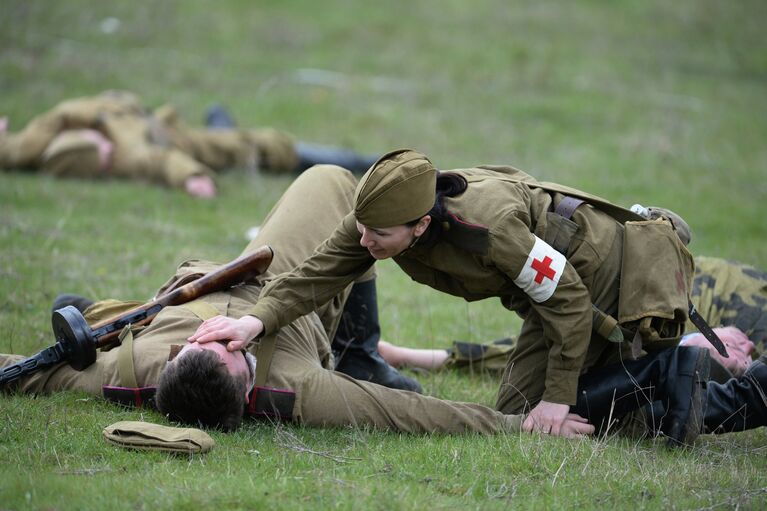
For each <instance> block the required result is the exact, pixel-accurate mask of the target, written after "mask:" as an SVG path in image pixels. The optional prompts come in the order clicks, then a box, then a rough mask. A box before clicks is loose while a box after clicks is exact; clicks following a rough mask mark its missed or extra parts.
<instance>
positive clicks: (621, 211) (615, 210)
mask: <svg viewBox="0 0 767 511" xmlns="http://www.w3.org/2000/svg"><path fill="white" fill-rule="evenodd" d="M488 170H494V169H492V168H490V169H488ZM525 176H526V174H525V175H524V176H522V177H516V176H514V175H509V174H503V173H500V172H499V173H497V174H496V175H494V176H493V179H499V180H501V181H508V182H510V183H522V184H524V185H526V186H529V187H530V188H540V189H541V190H546V191H549V192H556V193H562V194H564V195H569V196H571V197H576V198H578V199H581V200H583V201H585V202H587V203H589V204H591V205H592V206H594V207H596V208H598V209H601V210H602V211H604V212H605V213H607V214H608V215H610V216H611V217H613V218H614V219H616V220H617V221H619V222H621V223H624V222H630V221H631V222H633V221H641V220H645V218H644V217H641V216H639V215H637V214H636V213H634V212H633V211H631V210H630V209H626V208H622V207H620V206H616V205H615V204H613V203H611V202H610V201H608V200H606V199H603V198H601V197H598V196H596V195H591V194H590V193H586V192H583V191H581V190H578V189H576V188H570V187H569V186H565V185H560V184H557V183H549V182H546V181H540V182H539V181H531V180H529V179H525ZM465 177H466V180H467V181H468V182H470V183H471V182H472V181H480V180H482V179H485V178H487V175H478V176H472V175H468V176H465Z"/></svg>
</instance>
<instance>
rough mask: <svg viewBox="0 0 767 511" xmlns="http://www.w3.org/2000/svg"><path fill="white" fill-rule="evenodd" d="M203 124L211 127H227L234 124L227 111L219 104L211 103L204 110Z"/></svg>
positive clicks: (231, 126)
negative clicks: (211, 104) (205, 110)
mask: <svg viewBox="0 0 767 511" xmlns="http://www.w3.org/2000/svg"><path fill="white" fill-rule="evenodd" d="M205 126H206V127H208V128H211V129H228V128H234V127H235V126H236V125H235V123H234V119H233V118H232V115H231V114H230V113H229V111H228V110H227V109H226V108H224V107H223V106H221V105H213V106H211V107H210V108H208V110H207V112H205Z"/></svg>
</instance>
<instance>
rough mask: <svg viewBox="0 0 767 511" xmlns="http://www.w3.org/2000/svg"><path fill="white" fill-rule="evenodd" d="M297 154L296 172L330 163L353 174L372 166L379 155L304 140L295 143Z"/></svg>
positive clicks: (365, 170) (361, 172) (360, 172)
mask: <svg viewBox="0 0 767 511" xmlns="http://www.w3.org/2000/svg"><path fill="white" fill-rule="evenodd" d="M295 149H296V153H297V154H298V168H297V169H296V170H297V171H298V172H303V171H304V170H306V169H308V168H309V167H311V166H313V165H318V164H323V163H324V164H330V165H338V166H339V167H343V168H345V169H346V170H350V171H351V172H354V173H355V174H363V173H365V172H367V170H368V169H369V168H370V167H372V166H373V164H374V163H375V162H376V161H377V160H378V158H379V155H372V154H361V153H358V152H356V151H352V150H350V149H344V148H342V147H334V146H326V145H319V144H308V143H306V142H296V143H295Z"/></svg>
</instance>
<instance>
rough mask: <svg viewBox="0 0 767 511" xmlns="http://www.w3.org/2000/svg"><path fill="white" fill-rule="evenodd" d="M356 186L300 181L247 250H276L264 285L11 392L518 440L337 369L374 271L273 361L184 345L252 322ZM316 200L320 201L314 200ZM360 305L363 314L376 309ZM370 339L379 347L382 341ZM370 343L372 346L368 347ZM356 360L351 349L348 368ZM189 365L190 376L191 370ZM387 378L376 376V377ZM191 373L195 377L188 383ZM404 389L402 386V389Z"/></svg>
mask: <svg viewBox="0 0 767 511" xmlns="http://www.w3.org/2000/svg"><path fill="white" fill-rule="evenodd" d="M354 189H355V179H354V177H353V176H352V175H351V174H350V173H349V172H348V171H346V170H343V169H341V168H339V167H331V166H320V167H315V168H314V169H311V170H309V171H308V172H305V173H303V174H302V175H301V176H299V177H298V178H297V179H296V181H295V182H294V183H293V184H292V185H291V186H290V187H289V188H288V190H287V191H286V192H285V194H284V195H283V197H282V198H281V199H280V201H279V202H278V203H277V205H276V206H275V207H274V209H273V210H272V212H271V213H270V214H269V216H268V217H267V219H266V221H265V223H264V225H263V227H262V229H261V231H260V233H259V235H258V237H257V238H256V239H255V240H253V241H252V242H251V243H250V244H249V245H248V247H247V248H246V249H245V251H246V252H248V251H251V250H254V249H255V248H257V247H260V246H262V245H264V244H268V245H270V246H271V247H272V248H273V249H274V254H275V256H274V260H273V262H272V266H271V268H270V269H269V271H268V272H267V273H266V274H264V275H263V276H262V277H260V278H258V279H257V281H249V282H247V283H245V284H243V285H240V286H237V287H234V288H232V289H230V290H228V291H225V292H217V293H212V294H209V295H206V296H204V297H202V298H200V299H198V300H195V301H193V302H189V303H187V304H184V305H181V306H169V307H165V308H164V309H162V310H161V311H160V313H159V314H158V315H157V316H156V317H155V318H154V320H153V321H152V323H151V324H150V325H149V326H148V327H146V328H144V329H143V330H140V331H135V332H133V334H132V335H131V336H128V337H130V341H129V342H126V340H125V339H127V338H128V337H126V338H125V339H124V340H123V344H122V345H121V346H120V347H119V348H116V349H113V350H111V351H108V352H99V353H98V357H97V359H96V362H95V363H94V364H93V365H92V366H90V367H88V368H87V369H85V370H84V371H82V372H78V371H75V370H73V369H72V368H71V367H69V366H68V365H66V364H61V365H59V366H55V367H54V368H52V369H48V370H45V371H41V372H39V373H36V374H33V375H30V376H26V377H23V378H21V379H20V380H19V381H18V385H16V386H14V389H15V390H17V391H20V392H28V393H47V392H53V391H57V390H65V389H75V390H81V391H85V392H88V393H91V394H96V395H104V396H106V397H108V398H109V397H113V398H115V399H119V400H126V399H127V400H128V401H131V402H134V403H136V402H140V401H147V400H151V399H152V396H153V393H154V388H152V387H154V386H156V385H157V384H158V382H159V383H160V385H161V388H160V389H159V390H158V391H157V394H156V401H157V404H158V405H159V408H160V410H161V411H162V412H163V413H166V414H168V415H169V416H170V417H171V418H173V419H177V420H182V421H184V422H187V423H192V424H195V425H197V424H201V425H206V426H217V427H220V428H223V429H227V430H231V429H234V428H235V427H237V425H238V424H239V423H240V421H241V419H242V417H243V413H244V412H246V411H247V413H249V414H254V415H256V416H266V417H269V418H274V417H278V418H279V417H281V418H284V419H292V420H294V421H296V422H299V423H302V424H307V425H318V426H322V425H338V426H349V425H351V426H355V427H366V426H371V427H377V428H381V429H390V430H396V431H403V432H412V433H427V432H444V433H463V432H477V433H482V434H493V433H505V432H518V431H519V430H520V426H521V419H522V417H521V416H514V415H504V414H502V413H500V412H498V411H496V410H493V409H491V408H489V407H486V406H482V405H478V404H472V403H457V402H451V401H445V400H440V399H436V398H433V397H428V396H423V395H421V394H418V393H416V392H410V391H406V390H397V389H393V388H387V387H384V386H381V385H378V384H375V383H372V382H370V381H361V380H356V379H353V378H351V377H349V376H348V375H346V374H342V373H340V372H336V371H334V370H333V368H334V356H333V354H332V351H331V343H330V339H333V338H334V337H335V336H336V332H337V331H339V330H343V327H341V328H339V323H343V321H344V320H345V319H349V318H343V316H345V315H346V314H347V312H348V311H349V308H348V307H346V308H345V302H347V297H349V296H352V297H353V296H354V295H355V289H354V288H355V286H356V285H357V284H363V285H364V284H366V283H369V282H371V280H370V279H371V278H372V277H373V275H372V274H371V273H369V274H366V275H364V276H363V277H361V278H360V279H359V282H358V283H356V284H354V285H352V286H349V287H348V288H347V289H345V290H344V292H343V293H342V294H341V295H339V296H336V297H335V298H334V299H332V300H331V301H330V302H329V303H328V304H327V305H326V306H324V307H323V308H321V309H320V310H319V311H318V312H317V313H311V314H308V315H306V316H303V317H301V318H299V319H298V320H296V321H294V322H293V323H291V324H290V325H288V326H286V327H285V328H283V329H281V330H280V332H279V333H278V334H277V336H276V338H274V339H272V340H274V341H276V343H275V344H274V345H273V348H274V353H273V354H269V353H268V351H269V350H268V348H267V347H266V346H267V345H268V340H267V339H264V340H262V343H261V344H260V346H259V347H258V348H257V349H256V350H254V352H253V353H246V352H242V351H236V352H228V351H227V350H226V347H225V345H224V344H222V343H217V342H211V343H205V344H202V345H201V344H200V343H192V342H187V338H188V337H190V336H191V335H192V334H193V333H194V332H195V330H196V329H197V328H198V327H199V325H200V324H201V323H202V320H203V319H204V318H208V317H211V316H214V315H216V314H224V315H228V316H231V317H240V316H242V315H244V314H247V311H248V310H250V309H251V308H252V307H253V304H254V303H255V302H256V301H257V300H258V296H259V293H260V291H261V287H262V285H263V283H264V282H265V281H267V280H269V279H270V278H273V277H274V276H275V275H277V274H279V273H281V272H284V271H285V270H287V269H290V268H292V267H293V266H295V264H297V263H298V262H299V261H301V260H303V259H304V258H305V257H306V256H307V255H308V254H309V253H311V252H312V251H313V250H314V248H315V246H316V245H317V244H318V243H319V242H320V241H321V240H323V239H324V238H325V237H327V235H328V234H329V232H330V230H332V229H333V228H334V227H335V226H336V225H337V223H338V222H339V221H340V219H341V218H343V217H344V216H345V215H346V214H348V212H349V211H351V204H352V197H353V193H354ZM307 197H317V198H318V199H317V200H313V201H312V200H309V201H308V200H307ZM213 267H214V265H213V264H212V263H206V262H203V261H196V260H193V261H188V262H186V263H184V264H182V265H181V267H180V268H179V270H178V272H177V273H176V275H175V276H174V277H173V278H172V279H171V281H169V282H168V283H167V284H166V286H164V288H165V287H167V286H169V285H171V284H172V283H173V282H174V281H175V280H177V279H178V278H181V277H182V276H183V275H186V274H188V273H190V272H203V273H205V272H207V271H209V270H210V269H211V268H213ZM158 294H160V293H158ZM134 305H135V303H125V302H117V301H114V300H112V301H103V302H97V303H95V304H93V305H91V306H89V307H88V308H87V310H86V312H85V317H86V319H88V321H89V322H97V321H99V320H101V319H103V318H104V317H108V316H112V315H114V313H116V312H118V311H123V310H126V309H129V308H132V307H133V306H134ZM363 305H364V306H363V307H362V309H365V308H367V307H368V306H370V305H371V304H370V303H366V304H363ZM351 319H352V323H356V324H353V325H352V326H351V328H350V329H349V332H341V336H342V344H345V346H344V347H349V348H350V349H351V348H353V346H351V345H354V344H355V342H356V341H355V339H354V336H355V335H357V334H356V333H355V330H357V329H358V328H359V327H360V325H359V323H357V322H356V321H354V318H351ZM362 330H363V331H368V332H369V331H370V330H373V331H375V330H377V325H375V326H372V327H371V326H370V325H364V324H363V325H362ZM372 338H373V339H374V341H375V342H377V340H378V337H377V335H373V337H372ZM365 342H367V343H368V344H369V341H367V340H364V339H363V343H365ZM362 351H364V352H366V353H367V352H370V351H373V352H375V343H373V345H372V346H370V345H368V346H365V347H363V349H362ZM347 354H348V353H343V351H342V353H341V357H342V360H343V357H345V356H346V355H347ZM355 356H356V357H358V358H357V360H356V362H357V363H355V364H353V365H356V366H358V367H360V366H363V365H365V364H363V363H359V362H360V358H361V357H363V356H364V354H360V353H357V354H356V355H355ZM376 356H377V353H376ZM20 358H21V357H18V356H13V355H6V356H2V357H0V365H4V366H5V365H9V364H11V363H14V362H16V361H18V360H19V359H20ZM379 360H380V359H379ZM380 363H383V362H380ZM373 365H375V363H374V362H370V363H369V364H368V367H370V366H373ZM126 367H127V368H131V367H132V369H126ZM189 368H191V369H192V372H191V373H188V372H185V371H186V370H187V369H189ZM391 371H393V370H391ZM385 373H386V372H385V371H384V372H383V373H377V374H375V375H374V374H372V372H371V377H374V376H375V377H376V378H377V377H378V376H380V375H381V374H384V375H385ZM185 374H186V376H188V377H190V379H189V380H185V379H184V378H185V377H186V376H185ZM400 376H401V375H400ZM390 377H391V375H390ZM254 383H255V384H256V385H254ZM400 383H401V382H400ZM264 387H270V388H272V389H271V390H270V389H267V388H264ZM404 387H405V385H404V384H400V388H404ZM274 388H276V389H284V390H273V389H274ZM126 396H127V398H126ZM592 431H593V427H592V426H590V425H588V424H586V423H585V420H584V419H582V418H579V417H577V416H575V415H571V416H570V419H569V420H568V421H567V423H566V425H565V429H563V431H562V434H563V435H564V436H576V435H581V434H588V433H591V432H592Z"/></svg>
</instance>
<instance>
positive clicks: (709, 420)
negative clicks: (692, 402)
mask: <svg viewBox="0 0 767 511" xmlns="http://www.w3.org/2000/svg"><path fill="white" fill-rule="evenodd" d="M706 403H707V408H706V415H705V420H704V426H705V431H706V432H707V433H729V432H732V431H745V430H747V429H754V428H758V427H759V426H767V355H762V356H761V357H759V359H758V360H755V361H754V362H752V363H751V365H750V366H749V367H748V369H747V370H746V372H745V373H744V374H743V376H741V377H740V378H733V379H731V380H729V381H728V382H727V383H724V384H720V383H715V382H709V384H708V392H707V397H706Z"/></svg>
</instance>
